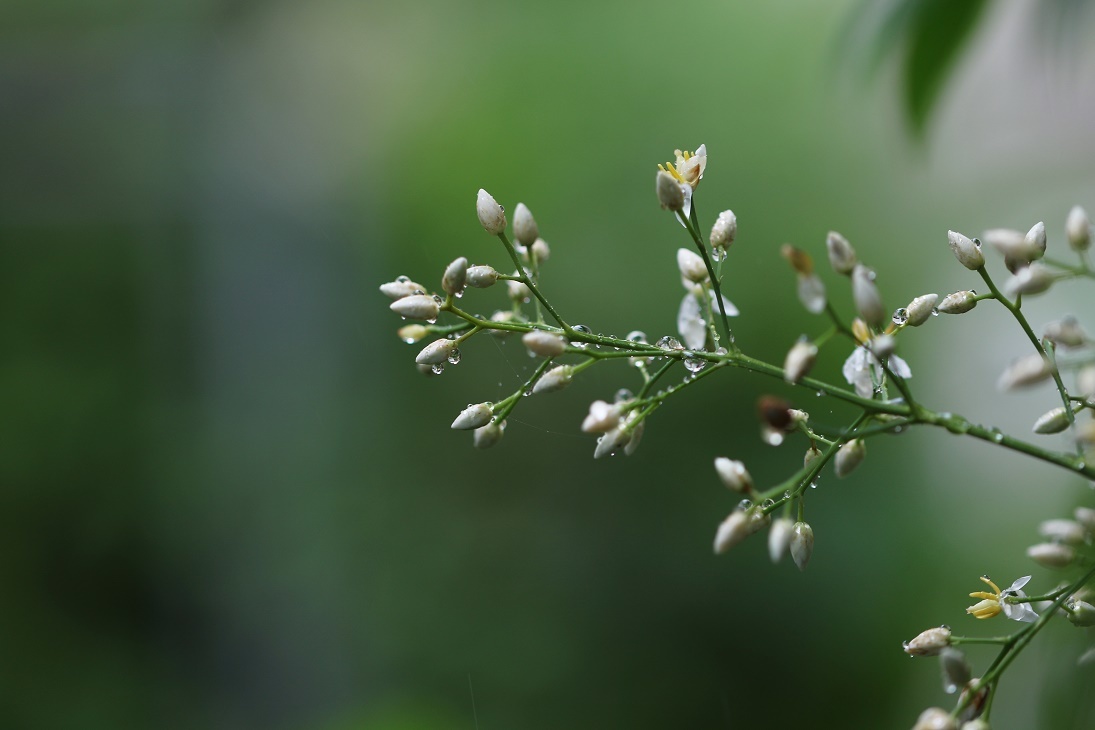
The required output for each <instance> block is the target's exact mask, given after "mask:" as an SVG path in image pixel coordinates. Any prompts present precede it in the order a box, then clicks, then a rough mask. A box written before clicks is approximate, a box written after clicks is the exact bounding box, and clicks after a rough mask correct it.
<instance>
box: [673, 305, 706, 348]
mask: <svg viewBox="0 0 1095 730" xmlns="http://www.w3.org/2000/svg"><path fill="white" fill-rule="evenodd" d="M677 331H678V332H680V334H681V337H682V338H684V346H685V347H687V348H688V349H689V350H702V349H703V346H704V345H705V344H706V343H707V325H706V323H705V322H704V321H703V317H702V316H700V303H699V302H698V301H696V297H694V296H692V295H691V294H685V295H684V299H682V300H681V308H680V310H678V312H677Z"/></svg>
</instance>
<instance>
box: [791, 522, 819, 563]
mask: <svg viewBox="0 0 1095 730" xmlns="http://www.w3.org/2000/svg"><path fill="white" fill-rule="evenodd" d="M813 554H814V528H812V527H810V525H808V524H807V523H805V522H796V523H795V524H794V526H793V527H792V528H791V558H792V559H793V560H794V561H795V565H797V566H798V569H799V570H806V565H807V564H808V563H809V562H810V556H811V555H813Z"/></svg>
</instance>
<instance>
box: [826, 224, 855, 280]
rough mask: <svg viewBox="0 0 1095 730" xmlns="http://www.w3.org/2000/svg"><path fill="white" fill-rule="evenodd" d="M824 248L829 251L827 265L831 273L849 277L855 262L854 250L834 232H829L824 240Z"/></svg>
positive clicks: (844, 239) (842, 237)
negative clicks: (830, 268)
mask: <svg viewBox="0 0 1095 730" xmlns="http://www.w3.org/2000/svg"><path fill="white" fill-rule="evenodd" d="M825 248H827V249H828V251H829V265H830V266H832V267H833V271H835V272H836V273H838V274H844V275H845V276H849V275H851V273H852V271H853V270H854V269H855V265H856V262H857V259H856V255H855V249H854V248H852V244H850V243H848V239H846V238H845V237H844V236H842V235H840V234H839V233H837V232H836V231H829V235H828V236H827V237H826V239H825Z"/></svg>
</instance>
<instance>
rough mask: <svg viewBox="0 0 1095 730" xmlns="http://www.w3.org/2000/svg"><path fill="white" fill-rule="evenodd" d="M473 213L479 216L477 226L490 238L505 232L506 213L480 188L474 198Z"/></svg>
mask: <svg viewBox="0 0 1095 730" xmlns="http://www.w3.org/2000/svg"><path fill="white" fill-rule="evenodd" d="M475 212H476V213H477V214H478V215H479V224H480V225H481V226H483V230H485V231H486V232H487V233H489V234H491V235H492V236H497V235H498V234H499V233H502V232H503V231H505V230H506V212H505V211H504V210H502V206H500V205H498V202H497V201H496V200H495V199H494V198H493V197H491V194H490V193H488V192H487V191H486V190H483V189H482V188H480V189H479V194H478V195H477V196H476V198H475Z"/></svg>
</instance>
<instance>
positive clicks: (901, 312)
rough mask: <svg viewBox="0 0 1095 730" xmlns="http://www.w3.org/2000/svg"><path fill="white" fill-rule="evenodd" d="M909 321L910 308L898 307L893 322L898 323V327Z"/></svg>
mask: <svg viewBox="0 0 1095 730" xmlns="http://www.w3.org/2000/svg"><path fill="white" fill-rule="evenodd" d="M908 321H909V310H907V309H905V308H904V307H901V309H898V310H897V311H895V312H894V313H893V323H894V324H896V325H897V326H898V327H901V326H903V325H904V324H905V323H906V322H908Z"/></svg>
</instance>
